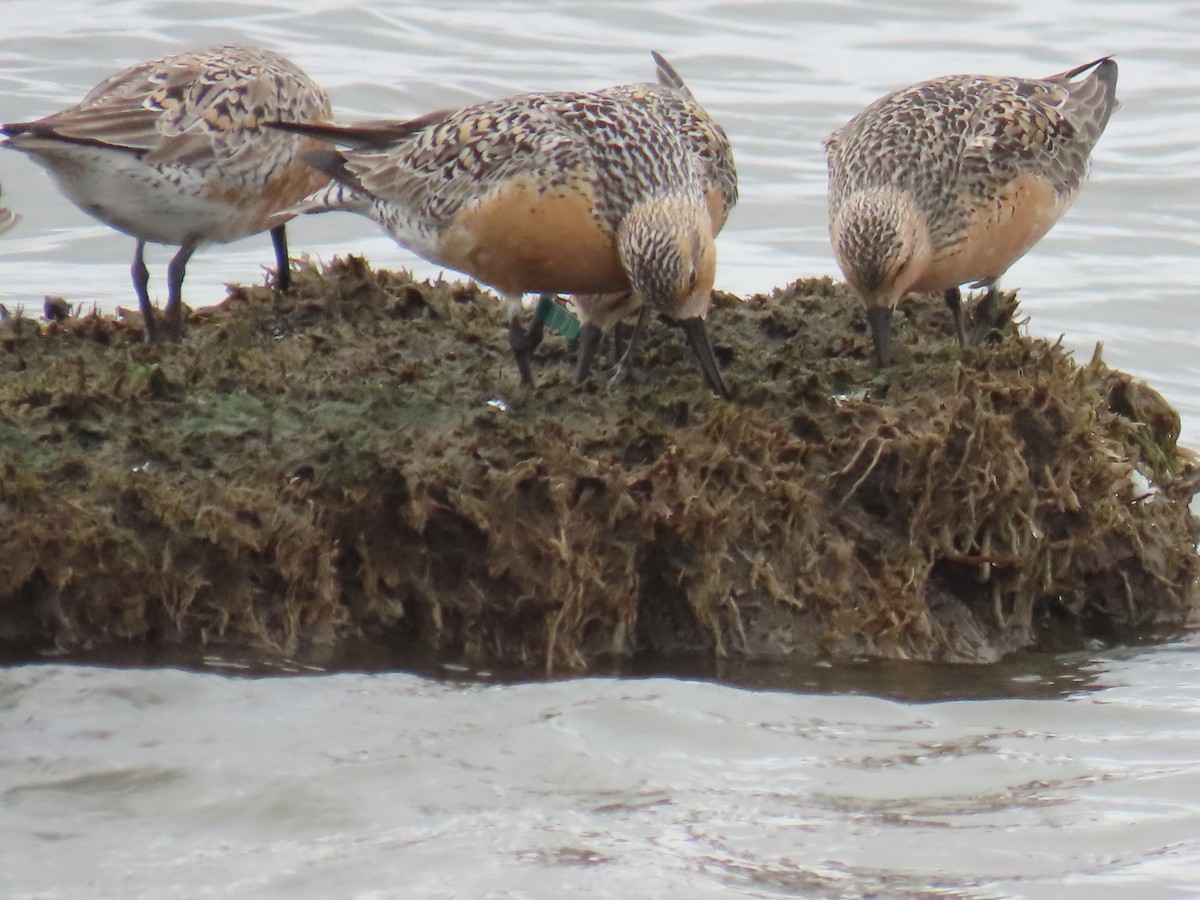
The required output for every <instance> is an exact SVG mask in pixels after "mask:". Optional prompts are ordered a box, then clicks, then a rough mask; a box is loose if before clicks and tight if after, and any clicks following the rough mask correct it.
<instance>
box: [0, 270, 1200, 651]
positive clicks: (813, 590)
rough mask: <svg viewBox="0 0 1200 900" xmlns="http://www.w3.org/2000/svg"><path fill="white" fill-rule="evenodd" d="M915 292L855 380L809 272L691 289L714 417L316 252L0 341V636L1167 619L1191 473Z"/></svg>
mask: <svg viewBox="0 0 1200 900" xmlns="http://www.w3.org/2000/svg"><path fill="white" fill-rule="evenodd" d="M1004 301H1005V302H1004V304H1003V306H1004V318H1003V321H1002V322H999V323H990V322H972V326H973V327H972V331H973V335H974V337H975V339H976V340H977V341H978V345H977V346H973V347H970V348H968V349H967V350H966V351H965V352H964V351H960V349H959V348H958V346H957V343H956V341H955V340H954V336H953V328H952V322H951V317H950V315H949V313H948V312H947V311H946V309H945V308H944V306H942V304H941V303H940V302H936V301H934V300H932V299H928V298H910V299H909V300H907V301H906V302H905V303H903V304H902V305H901V307H900V309H899V310H898V311H897V315H896V319H895V325H894V327H895V332H896V347H897V354H896V357H897V361H896V363H895V365H894V366H892V367H891V368H889V369H887V370H885V371H883V372H879V371H877V370H876V369H875V367H874V365H873V364H872V362H871V350H870V340H869V337H868V334H867V330H866V323H865V317H864V315H863V312H862V309H861V306H860V304H859V303H858V302H857V301H855V300H854V299H853V298H852V297H851V295H850V294H848V292H847V291H846V289H845V287H844V286H843V285H841V284H838V283H835V282H832V281H830V280H828V279H812V280H805V281H799V282H796V283H795V284H793V285H790V286H789V287H787V288H786V289H784V290H779V291H776V292H775V293H773V294H772V295H770V296H765V295H760V296H754V297H750V298H747V299H744V300H742V299H738V298H734V297H730V296H727V295H718V297H717V298H716V303H715V306H714V309H713V311H712V313H711V314H710V317H709V331H710V335H711V336H712V338H713V342H714V345H715V350H716V353H717V356H718V359H720V360H721V363H722V365H723V366H724V368H725V377H726V381H727V383H728V385H729V387H730V390H731V392H732V393H733V395H734V402H733V403H725V402H722V401H720V400H717V399H715V398H714V397H712V395H711V394H710V393H709V392H708V391H707V390H706V389H705V387H704V384H703V380H702V379H701V377H700V374H699V371H698V370H697V368H696V366H695V362H694V360H693V359H692V357H691V354H690V353H689V351H688V349H687V347H686V345H685V342H684V340H683V336H682V334H680V333H679V332H678V330H677V329H674V328H669V327H667V326H666V325H665V324H664V323H662V322H651V323H650V327H649V328H648V329H647V335H646V341H645V343H644V345H643V348H642V352H641V354H640V365H639V372H638V373H635V375H634V376H633V377H631V378H629V379H627V380H626V382H625V383H623V384H622V385H621V386H620V387H618V388H616V389H613V390H610V389H609V388H608V387H607V385H606V384H605V382H604V377H603V376H602V375H597V376H594V377H593V379H592V380H591V381H589V382H588V383H586V384H584V385H582V386H577V385H575V384H574V383H573V382H572V380H571V377H570V366H571V363H572V361H573V348H572V347H571V345H570V344H568V343H567V341H565V340H564V339H563V338H561V337H559V336H557V335H552V334H548V335H547V337H546V340H545V342H544V343H543V345H542V347H541V348H540V349H539V351H538V354H537V357H536V361H535V362H536V365H535V378H536V381H537V386H536V387H535V388H533V389H523V388H521V387H520V386H519V385H518V383H517V373H516V366H515V364H514V363H513V360H512V358H511V353H510V351H509V349H508V346H507V341H506V338H505V332H504V327H503V323H502V310H503V305H502V304H501V303H500V302H498V301H497V300H496V299H495V298H494V297H492V296H490V295H489V294H487V293H485V292H483V291H481V290H479V289H478V288H476V287H475V286H474V285H472V284H464V283H458V282H454V283H448V282H438V283H432V284H431V283H416V282H414V281H413V280H412V279H411V278H410V277H409V276H408V275H407V274H405V273H392V272H385V271H373V270H372V269H371V268H370V267H369V266H368V265H367V264H366V263H365V262H364V261H363V260H361V259H357V258H349V259H344V260H337V261H335V262H334V263H332V264H331V265H330V266H328V267H327V268H326V269H325V270H324V271H318V270H317V269H316V268H315V267H314V266H311V265H308V266H305V267H302V268H301V270H300V271H299V272H298V273H297V276H296V279H295V286H294V287H293V289H292V290H291V291H290V292H289V293H288V294H286V295H284V296H279V295H276V294H275V293H273V292H272V291H270V290H268V289H267V288H263V287H231V288H230V293H229V297H228V298H227V300H226V301H225V303H223V304H222V305H221V306H220V307H217V308H214V309H210V310H204V311H202V312H200V313H197V314H194V315H193V316H191V318H190V321H189V323H188V331H187V334H186V337H185V342H184V343H183V344H182V345H181V346H149V345H146V344H145V343H144V342H143V335H142V332H141V329H140V326H139V323H138V322H137V321H136V320H134V321H125V320H119V319H113V318H107V317H102V316H97V315H75V316H65V317H64V316H58V317H57V318H56V319H55V320H54V321H52V322H50V323H48V324H42V323H39V322H35V321H33V320H31V319H29V318H25V317H9V318H8V319H7V320H6V321H4V322H3V323H0V370H2V372H3V377H2V378H0V641H4V642H6V643H7V644H9V645H10V646H12V645H18V646H21V647H23V648H26V649H27V650H28V651H30V652H33V651H39V650H49V649H60V650H68V651H70V650H77V649H83V648H89V647H96V646H99V645H103V644H107V643H114V642H123V641H124V642H130V641H132V642H139V643H161V644H171V645H195V646H204V645H214V644H216V645H222V644H223V645H236V646H243V647H253V648H257V649H269V650H274V651H277V652H279V653H281V654H292V653H295V652H297V651H298V650H301V649H303V648H305V647H307V646H311V645H315V644H321V645H329V644H336V643H337V642H339V641H342V640H350V639H357V638H358V637H360V636H362V635H368V636H371V637H373V638H376V639H383V640H386V641H390V642H392V643H394V644H395V646H397V647H398V648H404V647H410V648H417V646H418V645H419V647H420V649H421V651H422V652H423V653H424V652H427V650H428V649H429V648H433V649H434V650H436V651H437V652H439V653H440V654H443V655H444V657H445V658H446V659H447V660H468V661H472V662H482V663H488V664H495V665H515V666H522V667H526V668H528V669H530V670H531V671H532V670H537V671H546V670H550V671H579V670H584V669H586V668H587V667H588V666H589V665H590V664H592V663H593V662H594V661H595V660H597V659H598V658H600V657H604V656H609V655H613V654H615V655H621V656H629V655H636V654H668V655H669V654H675V653H682V652H693V651H697V650H700V651H705V652H708V653H711V654H713V655H716V656H745V657H780V656H792V657H795V658H799V659H805V660H810V659H813V658H826V659H834V660H836V659H849V658H861V657H864V656H867V657H870V656H875V657H888V658H907V659H920V660H944V661H970V662H986V661H992V660H996V659H998V658H1000V657H1001V656H1003V655H1004V654H1006V653H1009V652H1012V651H1014V650H1018V649H1022V648H1032V647H1047V646H1053V647H1055V648H1061V647H1064V646H1081V645H1083V643H1084V642H1085V641H1086V640H1090V639H1094V638H1096V637H1100V638H1102V639H1109V638H1121V637H1128V636H1130V635H1132V634H1133V633H1135V632H1136V631H1138V630H1145V629H1163V628H1166V629H1171V628H1178V627H1182V626H1184V625H1185V624H1186V623H1187V622H1188V620H1189V617H1191V616H1193V615H1194V613H1195V610H1196V607H1197V601H1196V583H1197V572H1198V558H1197V554H1196V542H1197V537H1198V534H1200V531H1198V527H1197V520H1196V519H1195V518H1194V517H1193V516H1192V514H1191V513H1190V512H1189V509H1188V503H1189V501H1190V499H1191V497H1192V494H1193V493H1194V492H1195V490H1196V488H1197V485H1198V484H1200V480H1198V479H1197V474H1196V469H1195V467H1194V465H1193V457H1192V454H1190V453H1189V452H1188V451H1186V450H1183V449H1182V448H1179V447H1177V446H1176V440H1177V438H1178V434H1179V419H1178V416H1177V415H1176V413H1175V412H1174V411H1173V410H1172V409H1171V408H1170V407H1169V406H1168V405H1167V404H1166V403H1165V401H1163V399H1162V398H1161V397H1160V396H1159V395H1158V394H1157V393H1155V392H1154V391H1153V390H1152V389H1150V388H1149V387H1147V386H1146V385H1144V384H1142V383H1140V382H1137V381H1135V380H1133V379H1131V378H1130V377H1129V376H1127V375H1125V374H1123V373H1120V372H1116V371H1113V370H1111V369H1109V368H1108V367H1107V366H1105V365H1104V363H1103V362H1102V360H1101V359H1100V356H1099V353H1097V355H1096V357H1095V358H1094V359H1092V360H1091V361H1090V362H1088V363H1087V364H1085V365H1079V364H1077V362H1076V361H1075V360H1073V359H1072V357H1071V356H1070V355H1069V354H1068V353H1066V352H1065V351H1064V350H1063V349H1062V348H1061V347H1060V346H1057V345H1055V344H1053V343H1050V342H1046V341H1044V340H1037V339H1031V338H1029V337H1027V336H1025V335H1023V334H1022V333H1021V329H1020V328H1019V327H1018V325H1016V324H1014V321H1013V318H1014V314H1015V311H1016V301H1015V298H1013V297H1012V296H1011V295H1007V296H1006V297H1005V298H1004Z"/></svg>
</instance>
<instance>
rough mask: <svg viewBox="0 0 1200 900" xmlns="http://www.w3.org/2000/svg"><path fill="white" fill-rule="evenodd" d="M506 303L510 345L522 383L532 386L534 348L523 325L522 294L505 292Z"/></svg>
mask: <svg viewBox="0 0 1200 900" xmlns="http://www.w3.org/2000/svg"><path fill="white" fill-rule="evenodd" d="M504 305H505V307H506V309H507V311H508V346H510V347H512V352H513V358H514V359H516V361H517V371H518V372H520V373H521V384H523V385H525V386H527V387H532V386H533V368H532V367H531V366H530V358H531V357H532V355H533V349H532V348H531V347H530V346H529V335H528V334H526V332H525V329H524V327H523V326H522V325H521V312H522V309H521V295H520V294H505V296H504Z"/></svg>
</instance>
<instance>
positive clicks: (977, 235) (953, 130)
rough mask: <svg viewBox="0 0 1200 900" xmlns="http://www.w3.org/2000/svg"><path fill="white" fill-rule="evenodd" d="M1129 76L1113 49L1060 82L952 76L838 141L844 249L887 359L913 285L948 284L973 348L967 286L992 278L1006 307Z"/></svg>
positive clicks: (834, 213) (832, 143)
mask: <svg viewBox="0 0 1200 900" xmlns="http://www.w3.org/2000/svg"><path fill="white" fill-rule="evenodd" d="M1085 73H1086V74H1085ZM1080 76H1083V77H1080ZM1116 85H1117V64H1116V63H1115V62H1114V61H1113V60H1111V59H1109V58H1107V57H1106V58H1103V59H1098V60H1095V61H1093V62H1090V63H1087V64H1085V65H1082V66H1078V67H1076V68H1074V69H1070V70H1069V71H1066V72H1062V73H1060V74H1058V75H1051V76H1049V77H1047V78H1036V79H1033V78H1007V77H990V76H984V75H953V76H949V77H946V78H937V79H934V80H933V81H926V82H923V83H921V84H917V85H914V86H912V87H909V88H905V89H904V90H901V91H896V92H895V93H892V94H888V95H887V96H886V97H883V98H881V99H879V100H876V101H875V102H874V103H872V104H871V105H870V106H868V107H867V108H866V109H865V110H863V111H862V112H861V113H859V114H858V115H857V116H855V117H854V118H853V119H851V120H850V122H849V123H847V124H846V126H845V127H844V128H842V129H841V130H839V131H836V132H834V133H833V134H832V135H830V136H829V138H827V139H826V141H825V147H826V150H827V152H828V156H829V233H830V238H831V240H832V242H833V250H834V255H835V256H836V257H837V261H838V265H839V266H841V269H842V272H843V273H844V274H845V276H846V281H847V282H849V284H850V285H851V286H852V287H853V288H854V289H855V291H857V292H858V294H859V295H860V296H861V297H862V298H863V301H864V302H865V303H866V307H867V319H868V322H869V323H870V327H871V333H872V337H873V339H874V343H875V355H876V359H877V361H878V363H879V365H880V366H883V365H886V363H887V361H888V358H889V355H890V342H891V319H892V310H893V309H894V308H895V306H896V303H897V302H898V301H899V300H900V298H901V297H903V296H904V295H905V294H907V293H909V292H924V291H942V292H944V297H945V300H946V303H947V305H948V306H949V307H950V309H951V311H952V313H953V314H954V324H955V329H956V331H957V333H958V338H959V342H960V343H961V344H965V336H964V331H963V322H962V295H961V293H960V288H959V286H960V285H963V284H969V285H970V286H971V287H987V288H988V294H987V298H986V300H985V304H986V307H985V314H988V315H991V316H993V317H994V314H995V302H996V300H995V284H996V281H997V280H998V279H999V278H1000V276H1001V275H1003V274H1004V273H1005V272H1006V271H1007V270H1008V268H1009V267H1010V266H1011V265H1012V264H1013V263H1014V262H1016V261H1017V260H1018V259H1020V258H1021V257H1022V256H1023V255H1024V254H1025V253H1026V252H1027V251H1028V250H1029V249H1030V248H1031V247H1033V245H1034V244H1036V243H1037V242H1038V241H1039V240H1040V239H1041V238H1042V236H1043V235H1045V234H1046V232H1047V231H1049V230H1050V228H1051V227H1052V226H1053V225H1054V223H1055V222H1057V221H1058V220H1059V218H1060V217H1061V216H1062V215H1063V213H1065V212H1066V211H1067V209H1068V208H1069V207H1070V205H1071V203H1072V201H1073V200H1074V199H1075V196H1076V195H1077V193H1078V191H1079V189H1080V187H1081V186H1082V185H1083V182H1084V179H1085V178H1086V177H1087V173H1088V167H1089V157H1090V154H1091V152H1092V148H1093V147H1094V146H1095V144H1096V141H1097V140H1099V138H1100V135H1101V134H1102V133H1103V131H1104V127H1105V125H1107V124H1108V118H1109V116H1110V115H1111V113H1112V111H1113V108H1114V106H1115V92H1116Z"/></svg>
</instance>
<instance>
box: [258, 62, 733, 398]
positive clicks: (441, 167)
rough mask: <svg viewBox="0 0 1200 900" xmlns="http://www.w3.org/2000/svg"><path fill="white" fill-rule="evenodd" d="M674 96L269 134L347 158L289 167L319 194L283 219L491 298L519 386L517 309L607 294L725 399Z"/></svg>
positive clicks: (480, 110)
mask: <svg viewBox="0 0 1200 900" xmlns="http://www.w3.org/2000/svg"><path fill="white" fill-rule="evenodd" d="M679 96H680V95H679V93H678V91H677V90H676V89H674V88H672V87H670V86H668V85H663V84H636V85H623V86H618V87H612V88H606V89H603V90H597V91H582V92H566V91H557V92H554V91H551V92H538V93H531V94H522V95H519V96H514V97H508V98H505V99H501V100H493V101H488V102H485V103H478V104H475V105H473V106H468V107H465V108H463V109H456V110H446V111H441V112H435V113H431V114H429V115H426V116H422V117H420V118H418V119H414V120H410V121H405V122H399V121H397V122H367V123H362V124H360V125H348V126H327V127H320V126H302V125H294V124H293V125H286V124H281V125H280V127H282V128H283V129H284V130H287V131H292V132H296V133H300V134H304V135H308V136H311V137H315V138H321V139H325V140H329V141H332V142H334V143H339V144H341V145H343V146H346V147H349V148H352V149H349V150H346V151H344V152H339V151H313V152H309V153H306V154H304V159H305V160H307V161H309V162H311V163H312V165H314V166H316V167H317V168H319V169H320V170H321V171H323V172H325V173H326V174H328V175H329V176H331V177H332V178H333V181H334V183H333V184H331V185H329V186H328V187H327V188H325V189H323V190H321V191H318V192H317V193H315V194H314V195H313V196H312V197H310V198H309V199H308V200H306V201H305V202H304V203H302V204H300V205H299V206H298V207H296V208H295V209H294V210H292V211H293V212H325V211H329V210H348V211H350V212H355V213H358V214H360V215H364V216H367V217H368V218H371V219H373V220H374V221H376V222H378V223H379V224H380V225H381V226H383V228H384V229H385V230H386V231H387V232H388V233H389V234H390V235H391V236H392V237H393V238H394V239H395V240H396V241H397V242H398V243H399V244H401V245H402V246H405V247H407V248H408V249H410V250H412V251H413V252H414V253H416V254H418V255H419V256H422V257H424V258H425V259H427V260H429V261H431V262H434V263H436V264H438V265H443V266H446V267H447V268H450V269H454V270H456V271H459V272H463V273H465V274H467V275H469V276H471V277H473V278H475V279H476V280H478V281H480V282H482V283H484V284H486V285H489V286H491V287H492V288H494V289H495V290H496V291H498V292H499V293H500V294H501V295H502V296H503V297H504V301H505V305H506V312H507V318H508V337H509V344H510V346H511V347H512V350H513V354H514V356H515V357H516V360H517V366H518V368H519V370H520V375H521V381H522V382H523V383H525V384H531V383H532V380H533V379H532V373H531V370H530V353H531V349H532V345H533V343H534V340H532V339H531V337H533V336H531V334H530V333H529V332H527V331H526V329H525V328H524V326H523V325H522V323H521V317H522V302H521V301H522V297H523V295H524V294H526V293H530V292H537V293H567V294H620V293H623V292H625V291H628V290H632V291H634V292H635V293H636V294H637V295H638V296H639V297H640V298H642V300H643V301H644V302H645V304H646V305H647V306H648V307H649V308H651V309H654V310H657V311H659V312H662V313H663V314H665V315H666V316H667V317H668V318H670V319H672V320H674V321H676V322H678V323H679V325H680V326H681V327H682V328H683V330H684V332H685V334H686V335H687V337H688V340H689V342H690V343H691V345H692V348H693V351H694V352H695V354H696V356H697V359H698V360H699V362H700V365H701V368H702V370H703V372H704V375H705V378H706V379H707V381H708V384H709V386H710V387H711V388H712V389H713V391H714V392H715V393H717V394H718V395H720V396H723V397H724V396H728V393H727V391H726V389H725V385H724V382H723V381H722V379H721V374H720V369H719V368H718V366H717V362H716V358H715V357H714V355H713V352H712V346H711V344H710V343H709V340H708V335H707V332H706V331H705V329H704V317H705V315H706V314H707V313H708V307H709V303H710V301H711V298H712V285H713V278H714V276H715V272H716V264H717V255H716V247H715V244H714V242H713V219H712V217H711V216H710V213H709V209H708V198H707V196H706V192H705V185H704V182H703V180H702V178H701V173H700V172H699V171H698V165H699V164H698V160H697V159H696V158H695V155H694V154H693V153H691V152H689V149H688V146H687V144H686V141H685V139H684V136H683V135H682V134H680V132H679V130H678V129H677V128H676V127H675V124H674V122H673V121H672V120H671V119H670V117H669V116H668V115H667V114H666V113H665V112H664V110H665V109H667V108H669V107H670V106H671V105H672V104H677V103H679V99H678V98H679Z"/></svg>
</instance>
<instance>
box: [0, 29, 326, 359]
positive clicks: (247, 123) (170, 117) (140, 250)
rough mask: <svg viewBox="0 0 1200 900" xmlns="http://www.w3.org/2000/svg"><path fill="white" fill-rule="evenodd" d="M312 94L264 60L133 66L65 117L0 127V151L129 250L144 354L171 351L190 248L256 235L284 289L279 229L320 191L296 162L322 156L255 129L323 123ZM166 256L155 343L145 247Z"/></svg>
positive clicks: (322, 108)
mask: <svg viewBox="0 0 1200 900" xmlns="http://www.w3.org/2000/svg"><path fill="white" fill-rule="evenodd" d="M331 115H332V112H331V110H330V106H329V100H328V98H327V97H326V96H325V92H324V91H322V90H321V88H320V87H318V86H317V85H316V84H315V83H314V82H313V81H312V80H311V79H310V78H308V76H306V75H305V74H304V73H303V72H302V71H301V70H300V69H299V68H297V67H296V66H295V65H294V64H293V63H291V62H290V61H288V60H287V59H285V58H284V57H282V56H280V55H279V54H277V53H272V52H271V51H269V50H262V49H258V48H254V47H219V48H216V49H211V50H198V51H189V52H186V53H177V54H174V55H172V56H165V57H163V58H161V59H155V60H151V61H149V62H143V63H138V64H137V65H135V66H131V67H130V68H128V69H125V70H124V71H121V72H118V73H117V74H116V75H113V76H112V77H111V78H108V79H107V80H105V81H103V82H102V83H101V84H99V85H97V86H96V87H95V88H93V89H92V91H91V92H90V93H89V94H88V95H87V96H86V97H84V98H83V100H81V101H80V102H79V103H77V104H75V105H74V106H71V107H68V108H67V109H64V110H62V111H61V112H57V113H54V114H53V115H49V116H46V117H45V118H44V119H38V120H37V121H35V122H18V123H12V124H8V125H4V126H3V127H2V129H0V130H3V132H4V133H5V134H6V135H8V136H9V138H8V140H7V141H5V142H3V144H0V146H5V147H10V148H12V149H14V150H20V151H21V152H23V153H26V154H28V155H29V157H30V158H31V159H33V160H34V162H36V163H38V164H39V165H40V166H42V167H43V168H45V169H46V170H47V171H49V172H50V174H51V175H52V176H54V179H55V180H56V181H57V182H58V186H59V188H60V189H61V190H62V192H63V193H64V194H65V195H66V196H67V198H68V199H70V200H71V201H72V202H73V203H74V204H75V205H76V206H78V207H79V208H80V209H82V210H83V211H84V212H86V213H88V214H89V215H91V216H94V217H95V218H97V219H99V220H100V221H101V222H104V223H105V224H106V225H110V226H112V227H113V228H115V229H117V230H118V231H122V232H124V233H125V234H128V235H130V236H132V237H134V238H136V239H137V249H136V251H135V253H134V258H133V266H132V269H131V272H132V275H133V286H134V290H135V291H136V292H137V297H138V303H139V305H140V306H141V310H142V316H143V319H144V320H145V324H146V335H147V337H148V338H149V339H150V340H151V341H156V340H158V339H159V338H160V337H166V338H168V339H171V340H179V338H180V336H181V333H182V327H183V326H182V322H183V313H182V302H183V301H182V292H183V278H184V274H185V270H186V267H187V263H188V260H189V259H190V258H191V256H192V254H193V253H194V252H195V251H196V250H197V248H199V247H201V246H204V245H205V244H210V243H225V242H228V241H235V240H238V239H239V238H243V237H246V236H247V235H251V234H257V233H258V232H260V231H265V230H267V229H270V231H271V237H272V240H273V241H274V244H275V255H276V263H277V265H278V270H277V275H276V283H277V285H278V286H279V288H280V289H281V290H286V289H287V287H288V285H289V283H290V271H289V267H288V254H287V236H286V233H285V231H284V222H285V221H286V217H281V215H280V213H281V212H282V211H283V210H286V209H287V208H289V207H291V206H293V205H295V204H296V203H297V202H299V201H300V200H301V199H303V198H304V197H306V196H307V195H308V194H310V193H312V191H314V190H316V189H317V188H318V187H320V186H321V185H322V184H324V183H326V182H327V181H328V178H327V177H326V176H324V175H322V174H321V173H319V172H317V171H315V170H313V169H312V168H311V167H310V166H307V165H305V164H304V163H302V162H301V161H300V159H299V156H298V154H299V153H300V152H301V151H302V150H303V149H305V148H315V147H318V146H323V144H318V143H316V142H314V141H312V140H311V139H310V140H297V139H296V138H295V137H294V136H292V135H287V134H281V133H279V132H277V131H270V130H268V129H266V128H264V127H263V123H264V122H266V121H275V120H285V121H296V122H309V121H315V120H319V121H325V120H328V119H329V118H330V116H331ZM147 241H150V242H151V243H156V244H170V245H175V246H178V247H179V252H178V253H176V254H175V257H174V258H173V259H172V260H171V264H170V266H169V268H168V295H167V305H166V308H165V310H164V313H163V318H164V320H165V325H164V330H163V333H162V334H160V332H159V330H158V326H157V323H156V320H155V317H154V309H153V307H152V306H151V304H150V296H149V290H148V285H149V277H150V276H149V273H148V272H147V270H146V264H145V261H144V258H143V254H144V251H145V245H146V242H147Z"/></svg>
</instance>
